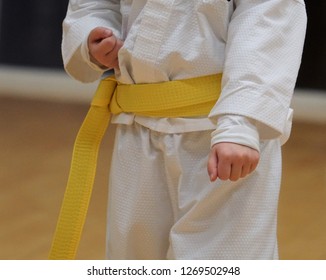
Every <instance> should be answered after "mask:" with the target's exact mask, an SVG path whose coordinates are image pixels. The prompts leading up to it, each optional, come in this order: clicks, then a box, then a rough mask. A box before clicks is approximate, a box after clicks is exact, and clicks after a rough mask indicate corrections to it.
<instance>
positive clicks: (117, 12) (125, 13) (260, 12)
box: [62, 0, 307, 149]
mask: <svg viewBox="0 0 326 280" xmlns="http://www.w3.org/2000/svg"><path fill="white" fill-rule="evenodd" d="M306 20H307V19H306V12H305V5H304V2H303V0H147V1H146V0H135V1H132V0H121V1H117V0H111V1H109V0H97V1H90V0H70V2H69V7H68V12H67V16H66V18H65V20H64V23H63V31H64V34H63V44H62V50H63V60H64V65H65V69H66V71H67V72H68V73H69V74H70V75H71V76H73V77H74V78H76V79H78V80H80V81H83V82H92V81H94V80H96V79H99V78H100V77H101V75H102V74H103V69H101V68H99V67H97V66H96V65H93V64H92V63H91V62H90V61H89V56H88V50H87V43H86V42H87V37H88V35H89V33H90V31H91V30H92V29H94V28H95V27H98V26H104V27H108V28H111V29H112V30H113V32H114V34H115V35H116V36H117V37H120V38H121V39H122V40H123V41H124V45H123V47H122V48H121V49H120V51H119V65H120V70H116V76H117V78H118V80H119V81H121V82H122V83H127V84H132V83H155V82H162V81H169V80H177V79H185V78H191V77H196V76H203V75H209V74H213V73H220V72H223V79H222V93H221V97H220V99H219V100H218V102H217V103H216V105H215V106H214V107H213V108H212V111H211V113H210V115H209V118H207V117H203V118H198V119H153V118H144V117H135V116H133V115H131V114H121V115H119V116H116V117H115V118H114V120H113V121H114V122H117V123H132V122H133V121H136V122H138V123H140V124H142V125H145V126H147V127H149V128H151V129H154V130H157V131H161V132H165V133H175V132H187V131H196V130H204V129H213V130H214V129H216V130H215V132H214V133H213V134H212V136H213V138H212V144H214V143H217V142H222V141H225V140H228V141H230V140H232V139H233V140H234V141H231V142H237V143H240V144H244V145H247V146H251V147H253V148H256V149H259V148H258V145H259V140H262V139H263V140H264V139H272V138H278V137H281V136H283V137H285V138H286V136H288V134H289V131H290V127H291V116H292V113H291V109H290V108H289V107H290V101H291V98H292V94H293V89H294V86H295V82H296V78H297V74H298V70H299V66H300V61H301V55H302V49H303V42H304V37H305V29H306ZM217 120H218V121H217ZM239 135H240V136H241V137H239Z"/></svg>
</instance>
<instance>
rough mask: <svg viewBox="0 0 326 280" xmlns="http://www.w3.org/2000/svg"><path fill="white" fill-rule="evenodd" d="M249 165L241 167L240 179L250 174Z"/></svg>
mask: <svg viewBox="0 0 326 280" xmlns="http://www.w3.org/2000/svg"><path fill="white" fill-rule="evenodd" d="M250 170H251V164H244V165H243V166H242V170H241V175H240V178H244V177H246V176H247V175H248V174H250V173H251V171H250Z"/></svg>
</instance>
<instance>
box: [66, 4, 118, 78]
mask: <svg viewBox="0 0 326 280" xmlns="http://www.w3.org/2000/svg"><path fill="white" fill-rule="evenodd" d="M99 26H102V27H106V28H110V29H111V30H112V31H113V33H114V34H115V36H117V37H120V30H121V14H120V1H117V0H113V1H104V0H100V1H89V0H88V1H81V0H79V1H70V2H69V6H68V10H67V15H66V18H65V19H64V21H63V41H62V57H63V62H64V66H65V69H66V71H67V72H68V73H69V74H70V75H71V76H72V77H74V78H75V79H78V80H80V81H83V82H92V81H95V80H97V79H99V78H100V77H101V75H102V72H101V71H100V70H99V69H94V68H92V67H91V65H90V64H89V63H88V62H89V61H87V60H85V53H83V52H85V45H83V42H85V40H87V37H88V36H89V34H90V32H91V31H92V30H93V29H94V28H96V27H99ZM84 44H85V43H84ZM82 46H83V47H82Z"/></svg>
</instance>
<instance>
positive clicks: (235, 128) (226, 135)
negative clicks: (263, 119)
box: [211, 115, 260, 152]
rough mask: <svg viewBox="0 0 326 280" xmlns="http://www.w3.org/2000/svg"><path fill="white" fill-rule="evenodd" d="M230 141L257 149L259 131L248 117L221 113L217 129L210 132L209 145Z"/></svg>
mask: <svg viewBox="0 0 326 280" xmlns="http://www.w3.org/2000/svg"><path fill="white" fill-rule="evenodd" d="M221 142H231V143H236V144H240V145H244V146H247V147H250V148H252V149H255V150H257V151H258V152H259V151H260V149H259V133H258V130H257V128H256V126H255V125H254V124H253V123H252V122H250V119H249V118H246V117H243V116H237V115H223V116H220V117H219V119H218V124H217V129H216V130H215V131H213V132H212V138H211V146H213V145H215V144H217V143H221Z"/></svg>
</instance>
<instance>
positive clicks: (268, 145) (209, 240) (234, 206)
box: [108, 124, 281, 259]
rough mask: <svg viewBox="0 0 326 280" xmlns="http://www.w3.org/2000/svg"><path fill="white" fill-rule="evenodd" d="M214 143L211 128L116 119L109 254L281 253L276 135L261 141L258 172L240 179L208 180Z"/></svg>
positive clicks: (271, 256) (235, 255) (113, 256)
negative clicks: (172, 130) (159, 126)
mask: <svg viewBox="0 0 326 280" xmlns="http://www.w3.org/2000/svg"><path fill="white" fill-rule="evenodd" d="M149 143H150V145H149ZM209 146H210V131H206V132H190V133H182V134H164V133H158V132H156V131H152V130H149V129H147V128H145V127H143V126H140V125H137V124H135V125H133V126H126V125H120V126H118V128H117V134H116V141H115V148H114V154H113V162H114V165H113V166H112V169H111V176H110V184H111V186H114V187H112V188H110V193H109V209H108V213H109V214H108V258H109V259H166V258H168V259H274V258H277V257H278V253H277V239H276V222H277V219H276V216H277V211H276V209H277V201H278V194H279V184H280V173H281V162H280V145H279V143H278V140H273V141H266V142H262V143H261V144H260V150H261V160H260V163H259V166H258V168H257V171H255V172H254V173H253V174H252V175H250V176H248V177H246V178H245V179H241V180H239V181H237V182H231V181H225V182H222V181H220V180H218V181H217V182H216V183H210V181H209V178H208V176H207V171H206V164H207V157H208V152H209ZM259 173H261V174H262V176H259Z"/></svg>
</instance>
